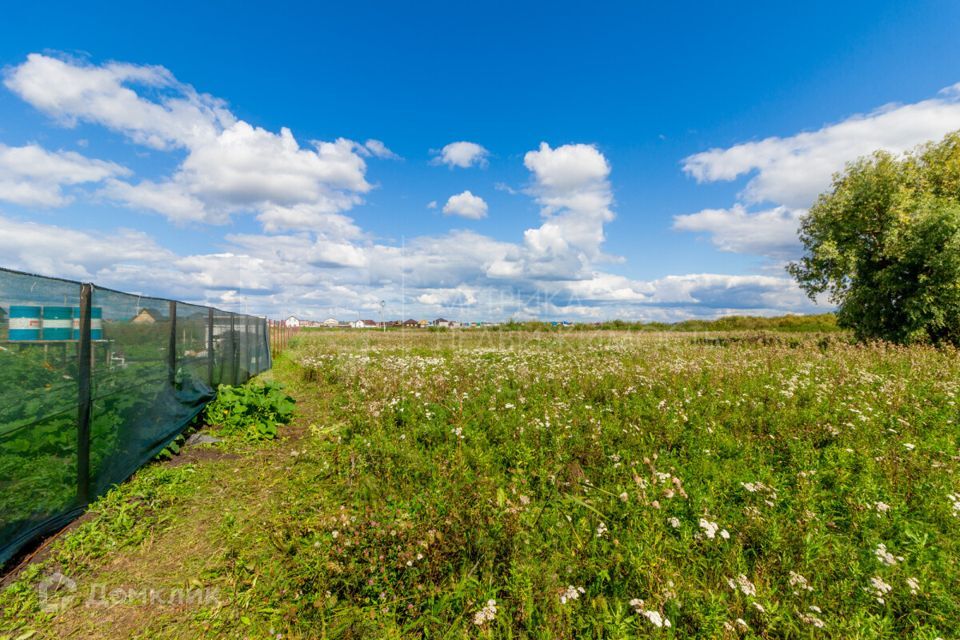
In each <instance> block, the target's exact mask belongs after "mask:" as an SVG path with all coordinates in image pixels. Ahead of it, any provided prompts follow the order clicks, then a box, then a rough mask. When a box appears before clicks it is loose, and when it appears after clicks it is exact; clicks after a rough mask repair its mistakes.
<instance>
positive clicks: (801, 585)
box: [790, 571, 813, 595]
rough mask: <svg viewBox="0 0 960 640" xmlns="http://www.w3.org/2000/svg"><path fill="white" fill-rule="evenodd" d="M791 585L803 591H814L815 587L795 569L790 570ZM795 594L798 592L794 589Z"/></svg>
mask: <svg viewBox="0 0 960 640" xmlns="http://www.w3.org/2000/svg"><path fill="white" fill-rule="evenodd" d="M790 586H791V587H796V588H797V589H800V590H802V591H813V587H811V586H810V584H809V583H808V582H807V579H806V578H804V577H803V576H802V575H800V574H799V573H796V572H795V571H791V572H790ZM793 594H794V595H796V594H797V592H796V591H794V592H793Z"/></svg>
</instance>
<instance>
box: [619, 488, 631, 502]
mask: <svg viewBox="0 0 960 640" xmlns="http://www.w3.org/2000/svg"><path fill="white" fill-rule="evenodd" d="M629 499H630V495H629V494H628V493H627V492H626V491H624V492H623V493H621V494H620V501H621V502H626V501H627V500H629Z"/></svg>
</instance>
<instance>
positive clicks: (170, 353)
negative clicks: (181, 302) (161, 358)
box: [167, 300, 177, 387]
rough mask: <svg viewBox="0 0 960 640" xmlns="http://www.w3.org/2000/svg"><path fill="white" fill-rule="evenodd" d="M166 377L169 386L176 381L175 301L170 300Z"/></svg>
mask: <svg viewBox="0 0 960 640" xmlns="http://www.w3.org/2000/svg"><path fill="white" fill-rule="evenodd" d="M167 367H168V368H169V370H168V373H167V377H168V379H169V382H170V386H171V387H172V386H174V385H176V382H177V303H176V302H173V301H172V300H171V301H170V339H169V341H168V342H167Z"/></svg>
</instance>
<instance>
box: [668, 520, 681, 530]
mask: <svg viewBox="0 0 960 640" xmlns="http://www.w3.org/2000/svg"><path fill="white" fill-rule="evenodd" d="M667 522H669V523H670V526H671V527H673V528H674V529H679V528H680V518H668V519H667Z"/></svg>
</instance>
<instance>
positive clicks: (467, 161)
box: [433, 142, 490, 169]
mask: <svg viewBox="0 0 960 640" xmlns="http://www.w3.org/2000/svg"><path fill="white" fill-rule="evenodd" d="M489 155H490V152H489V151H487V150H486V149H485V148H483V147H482V146H480V145H479V144H477V143H476V142H451V143H450V144H448V145H446V146H444V147H443V149H440V151H439V152H438V153H437V155H436V157H435V158H434V159H433V163H434V164H445V165H447V166H448V167H450V168H451V169H452V168H453V167H460V168H461V169H467V168H469V167H472V166H478V167H485V166H487V157H488V156H489Z"/></svg>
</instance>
